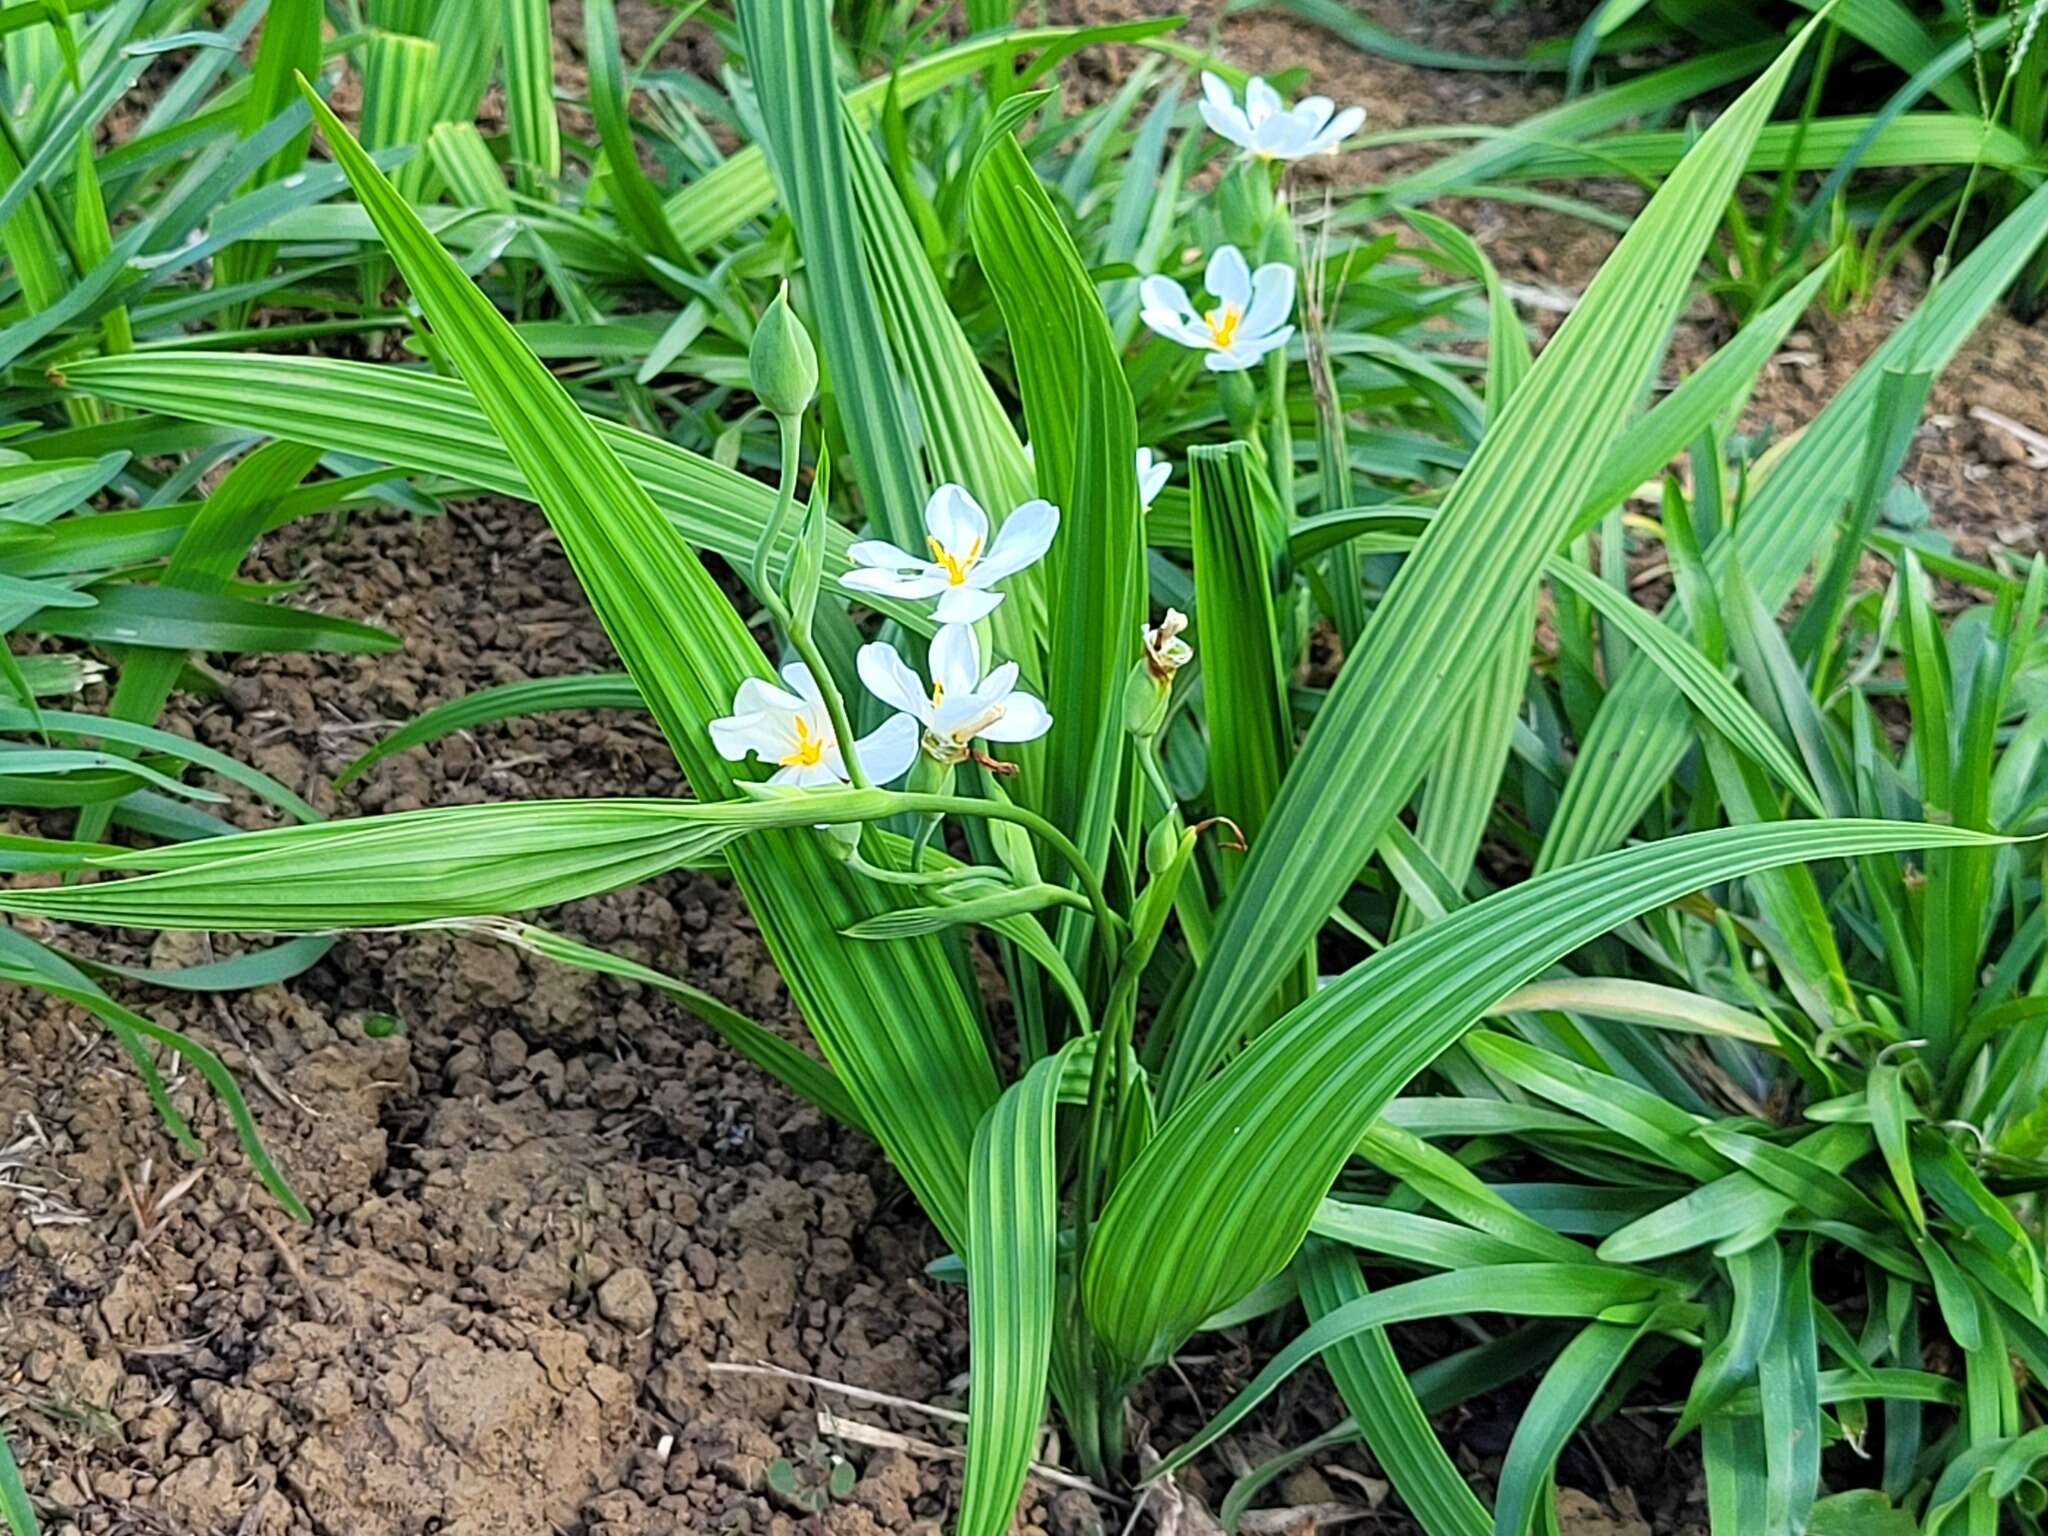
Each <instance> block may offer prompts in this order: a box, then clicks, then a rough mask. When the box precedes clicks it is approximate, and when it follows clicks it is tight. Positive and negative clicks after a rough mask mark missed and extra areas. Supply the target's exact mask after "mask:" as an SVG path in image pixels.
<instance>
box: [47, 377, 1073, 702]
mask: <svg viewBox="0 0 2048 1536" xmlns="http://www.w3.org/2000/svg"><path fill="white" fill-rule="evenodd" d="M66 379H67V381H68V382H70V383H71V384H73V385H75V386H76V387H78V388H80V389H83V390H85V391H86V392H87V393H90V394H95V395H99V396H101V397H103V398H105V399H109V400H117V401H119V402H120V403H122V404H125V405H136V406H142V407H144V408H146V409H149V410H156V411H162V412H164V413H165V414H167V415H173V416H182V417H186V418H189V419H191V420H194V421H212V422H220V423H222V424H224V425H228V426H234V427H240V428H244V429H246V430H252V431H260V432H268V433H271V434H273V435H275V436H278V437H286V438H290V439H291V440H292V441H294V442H304V443H313V444H317V445H319V446H321V447H323V448H327V449H332V450H336V451H340V452H347V453H360V454H364V455H366V456H368V457H370V458H374V459H379V460H382V461H384V462H386V463H389V464H395V465H399V466H402V467H404V468H408V469H417V470H423V471H425V472H427V473H429V474H439V475H447V476H449V477H451V478H453V479H455V480H458V481H460V482H461V483H463V484H465V485H474V486H477V487H479V488H482V489H485V490H492V491H497V492H500V493H502V494H504V495H507V496H517V497H520V498H522V499H525V500H528V501H532V500H536V499H538V498H537V496H536V492H535V487H534V485H533V484H532V483H531V481H530V479H529V477H528V475H527V474H526V473H525V471H524V470H523V469H522V467H521V465H520V463H519V462H518V461H517V460H516V458H515V456H514V455H512V454H511V453H509V452H508V451H507V450H506V448H505V446H504V444H503V443H502V442H501V441H499V439H498V438H497V436H496V435H495V434H494V432H493V429H492V426H491V420H490V418H489V417H488V416H487V415H486V414H485V412H484V411H483V409H482V408H481V407H480V406H479V405H478V403H477V397H476V396H475V395H474V394H473V393H471V391H470V389H469V388H468V386H467V385H465V384H464V383H462V382H461V381H460V380H456V379H436V378H433V377H431V376H429V375H427V374H423V373H408V372H405V371H402V370H400V369H396V368H392V367H389V366H380V365H375V364H369V363H351V362H345V361H342V360H340V359H336V358H315V357H259V356H256V355H253V354H238V353H228V354H218V355H211V356H209V355H207V354H205V353H198V352H191V353H183V354H170V353H141V354H137V355H135V356H131V357H108V358H90V359H87V360H85V361H84V362H81V363H77V364H74V365H72V367H71V368H70V370H69V371H68V372H67V374H66ZM584 419H585V420H586V421H588V422H589V424H590V426H591V428H592V429H593V430H594V431H595V432H596V434H597V436H598V439H599V441H600V442H602V444H603V445H604V447H605V448H606V450H607V451H608V452H610V453H611V454H613V455H615V456H616V457H617V458H618V460H619V461H620V463H621V464H623V465H624V467H625V469H626V471H627V473H628V474H630V475H631V476H632V478H633V479H634V480H635V481H637V482H638V483H639V484H640V485H641V486H642V487H643V489H644V493H645V494H646V495H649V496H651V497H653V498H654V502H655V505H656V506H657V507H658V508H659V509H660V511H661V513H662V514H663V515H664V516H665V517H666V518H667V520H668V521H669V523H670V524H671V526H673V527H674V528H675V529H676V531H677V532H679V533H680V534H681V535H682V537H683V538H684V539H685V540H687V541H688V542H689V543H690V544H691V545H693V546H696V547H699V548H702V549H705V550H708V551H710V552H711V553H713V554H716V555H720V556H722V557H723V558H725V559H727V560H729V561H732V562H733V563H734V564H735V565H737V566H739V567H740V568H741V569H742V570H744V569H745V568H746V563H747V561H748V559H749V558H750V557H751V556H752V554H753V550H754V544H755V541H756V540H757V539H758V538H759V537H760V532H761V528H762V525H763V524H765V523H766V522H767V520H768V517H769V514H770V513H771V512H772V511H773V510H774V507H775V493H774V492H773V491H772V490H770V489H769V488H768V487H767V486H764V485H762V484H761V483H760V482H759V481H758V480H750V479H748V478H747V477H746V476H745V475H742V474H739V473H737V472H736V471H733V470H730V469H727V468H725V467H724V466H723V465H721V464H716V463H714V462H713V461H711V460H710V459H708V458H705V457H704V456H703V455H701V454H695V453H692V452H690V451H689V450H688V449H687V448H679V447H677V446H676V445H675V444H673V443H668V442H664V441H663V440H661V439H660V438H657V437H652V436H650V435H648V434H647V433H644V432H637V431H635V430H634V429H632V428H631V427H625V426H620V425H619V424H617V423H616V422H608V421H601V420H598V419H596V418H594V417H585V418H584ZM796 540H797V534H796V532H795V530H793V529H792V530H790V531H789V532H788V533H786V534H785V535H784V537H783V539H782V540H781V542H780V543H779V545H778V547H777V548H776V549H775V550H774V551H773V552H771V555H770V558H769V569H770V571H771V572H773V573H774V574H775V575H776V576H777V577H778V579H779V578H780V577H781V575H782V573H783V572H784V570H785V569H786V568H787V563H788V559H789V556H790V554H791V552H792V551H793V550H794V549H795V546H796ZM852 542H853V539H852V535H850V534H849V533H847V532H846V530H845V529H843V528H841V527H840V526H839V525H838V524H836V523H834V524H831V525H830V526H829V527H828V529H827V532H826V550H827V552H826V579H827V580H828V581H830V580H833V579H834V578H836V577H837V576H838V575H839V574H841V573H842V572H844V571H846V570H847V569H848V568H849V565H848V562H847V559H846V549H847V546H848V545H850V544H851V543H852ZM875 606H877V607H878V608H881V609H883V610H884V611H886V612H887V613H888V614H889V616H890V617H891V618H894V619H896V620H898V621H899V622H901V623H905V624H908V625H910V626H911V627H912V628H915V629H919V630H921V631H922V632H924V633H929V632H930V631H931V627H932V623H931V617H930V614H929V612H928V611H927V610H928V608H929V605H928V604H917V605H915V606H911V605H908V604H900V603H894V602H890V601H887V600H877V602H876V605H875ZM1016 659H1017V660H1018V661H1019V662H1020V663H1021V664H1023V665H1024V670H1025V674H1026V676H1027V677H1028V676H1030V675H1032V671H1033V665H1032V662H1031V661H1030V660H1029V659H1027V658H1024V657H1019V658H1016ZM728 702H730V701H729V700H728Z"/></svg>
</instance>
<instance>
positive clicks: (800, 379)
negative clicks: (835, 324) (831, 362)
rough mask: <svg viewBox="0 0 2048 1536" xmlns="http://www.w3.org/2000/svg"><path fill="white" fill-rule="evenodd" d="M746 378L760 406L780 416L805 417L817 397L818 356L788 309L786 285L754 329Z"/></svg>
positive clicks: (803, 330)
mask: <svg viewBox="0 0 2048 1536" xmlns="http://www.w3.org/2000/svg"><path fill="white" fill-rule="evenodd" d="M747 376H748V378H749V379H750V380H751V381H752V383H753V388H754V393H755V394H756V395H757V396H758V397H759V398H760V401H761V403H762V404H763V405H765V406H767V407H768V409H769V410H770V411H772V412H774V414H775V415H777V416H784V417H787V416H801V415H803V413H804V412H805V411H806V410H807V409H808V408H809V407H810V403H811V400H812V397H814V396H815V395H816V394H817V393H818V352H817V349H816V348H815V347H813V346H812V345H811V336H810V332H808V331H806V330H805V329H804V323H803V321H801V320H799V319H797V317H796V311H795V310H793V309H791V308H790V307H789V285H788V284H787V283H785V284H783V286H782V291H781V292H779V293H777V294H776V295H775V299H774V302H772V303H771V304H769V306H768V310H767V313H765V314H763V315H762V316H761V323H760V324H759V325H757V326H755V327H754V341H753V345H752V346H750V347H749V348H748V349H747Z"/></svg>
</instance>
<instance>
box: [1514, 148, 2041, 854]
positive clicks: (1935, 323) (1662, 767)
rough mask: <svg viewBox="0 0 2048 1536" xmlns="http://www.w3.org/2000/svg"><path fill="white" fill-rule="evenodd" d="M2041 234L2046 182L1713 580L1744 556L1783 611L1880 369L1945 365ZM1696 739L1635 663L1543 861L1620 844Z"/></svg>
mask: <svg viewBox="0 0 2048 1536" xmlns="http://www.w3.org/2000/svg"><path fill="white" fill-rule="evenodd" d="M2044 236H2048V187H2044V188H2042V189H2041V190H2039V191H2037V192H2035V193H2034V194H2033V195H2032V196H2030V197H2029V198H2028V199H2027V200H2026V201H2025V202H2024V203H2022V204H2021V205H2020V206H2019V207H2018V208H2016V209H2014V210H2013V212H2012V213H2011V214H2010V215H2008V216H2007V218H2006V219H2005V221H2004V222H2003V223H2002V224H2000V225H1999V226H1998V228H1997V229H1996V230H1994V231H1993V232H1992V233H1991V234H1990V235H1988V236H1986V237H1985V239H1984V240H1983V241H1982V243H1980V244H1979V245H1978V247H1977V249H1976V250H1974V251H1973V252H1971V254H1970V256H1969V258H1968V259H1967V260H1965V261H1964V262H1962V263H1961V264H1960V265H1958V266H1957V267H1956V268H1955V270H1954V271H1952V272H1951V273H1950V274H1949V275H1948V277H1947V278H1946V279H1944V281H1943V282H1942V283H1941V285H1940V286H1939V287H1938V288H1937V289H1935V291H1934V292H1933V293H1931V294H1930V295H1929V296H1928V297H1927V298H1926V299H1925V300H1924V301H1923V302H1922V304H1921V307H1920V308H1919V310H1917V311H1916V312H1915V313H1914V315H1913V316H1912V318H1910V319H1909V320H1908V321H1907V322H1906V323H1905V324H1903V325H1901V326H1900V327H1899V328H1898V329H1897V330H1895V331H1893V332H1892V333H1891V335H1890V336H1889V337H1887V338H1886V339H1885V341H1884V343H1883V344H1882V345H1881V346H1880V347H1879V348H1878V349H1877V351H1876V352H1874V353H1872V354H1871V356H1870V358H1869V359H1868V361H1866V362H1865V363H1864V365H1863V366H1862V367H1861V368H1860V369H1858V370H1857V372H1856V375H1855V377H1854V378H1852V379H1851V380H1850V381H1849V382H1848V383H1847V384H1846V385H1844V386H1843V388H1842V390H1841V392H1840V393H1839V394H1837V395H1836V396H1835V398H1834V399H1833V400H1831V401H1829V402H1828V405H1827V406H1826V408H1825V409H1824V410H1822V412H1821V413H1820V415H1819V416H1817V417H1816V418H1815V419H1814V421H1813V423H1812V425H1810V426H1808V427H1807V428H1806V430H1805V431H1804V432H1802V433H1801V434H1800V436H1799V440H1798V441H1797V442H1796V443H1794V444H1793V445H1792V446H1791V447H1790V448H1789V449H1787V450H1786V452H1785V456H1784V458H1783V459H1781V460H1780V461H1779V462H1778V464H1777V466H1776V467H1775V468H1774V469H1772V470H1771V472H1770V474H1769V475H1768V476H1767V477H1766V478H1765V479H1764V480H1763V482H1762V483H1761V484H1760V485H1758V486H1757V487H1756V488H1755V489H1754V490H1753V491H1752V492H1751V495H1750V498H1749V503H1748V505H1747V507H1746V508H1745V509H1744V512H1743V516H1742V518H1741V520H1740V521H1739V522H1738V523H1737V524H1736V526H1735V529H1734V532H1733V534H1732V535H1731V536H1730V538H1729V539H1728V540H1727V541H1725V542H1724V543H1717V544H1716V545H1715V546H1714V548H1713V549H1711V550H1710V551H1709V552H1708V559H1709V562H1710V564H1711V565H1712V566H1713V568H1714V570H1715V572H1716V574H1717V576H1718V574H1719V573H1720V572H1722V571H1725V570H1726V569H1727V567H1728V565H1729V564H1730V562H1731V561H1732V562H1737V563H1739V564H1740V565H1741V567H1742V570H1743V573H1744V575H1745V576H1747V577H1748V579H1749V583H1750V586H1751V588H1752V589H1753V590H1754V591H1755V593H1756V596H1757V600H1758V601H1759V603H1761V604H1762V606H1763V608H1764V611H1765V612H1768V613H1774V612H1776V611H1777V610H1778V609H1779V608H1780V607H1782V606H1783V604H1784V603H1785V601H1786V599H1787V598H1789V597H1790V596H1791V594H1792V589H1793V587H1794V586H1795V585H1796V584H1797V582H1798V580H1799V577H1800V574H1801V573H1802V572H1803V571H1804V570H1805V569H1806V567H1807V565H1808V564H1809V563H1810V562H1811V561H1812V559H1813V557H1814V554H1815V552H1816V551H1817V550H1818V549H1819V548H1820V546H1821V542H1822V540H1823V539H1824V538H1825V537H1826V536H1827V534H1828V532H1829V530H1830V529H1831V528H1832V527H1833V525H1834V520H1835V517H1836V514H1837V512H1838V511H1839V510H1840V508H1841V505H1842V500H1843V497H1844V496H1845V495H1846V494H1847V492H1848V490H1849V488H1850V487H1852V486H1853V485H1854V484H1855V480H1856V467H1857V465H1858V464H1859V463H1860V461H1861V459H1862V456H1863V453H1864V451H1865V447H1866V444H1867V443H1868V442H1869V441H1870V437H1871V434H1870V425H1871V422H1872V419H1873V413H1874V412H1875V410H1876V409H1877V406H1878V400H1879V392H1880V388H1881V386H1882V383H1883V379H1884V375H1885V372H1886V371H1887V370H1904V371H1908V372H1917V371H1925V372H1935V371H1938V370H1939V369H1940V368H1942V367H1943V366H1944V365H1945V364H1946V363H1947V362H1948V360H1949V359H1950V358H1951V357H1953V356H1954V355H1955V352H1956V349H1957V348H1958V347H1960V346H1961V345H1962V344H1963V341H1964V340H1965V338H1967V337H1968V336H1969V334H1970V332H1971V331H1972V330H1973V329H1975V327H1976V324H1977V322H1978V321H1979V320H1980V319H1982V318H1983V316H1984V313H1985V311H1986V310H1988V309H1989V308H1990V307H1991V305H1992V304H1993V303H1994V302H1996V300H1997V298H1998V295H1999V294H2001V293H2002V292H2004V291H2005V288H2006V286H2007V285H2008V284H2009V283H2011V282H2012V280H2013V279H2014V277H2015V276H2017V275H2018V273H2019V271H2020V269H2021V268H2022V267H2023V266H2025V264H2026V262H2027V261H2028V259H2029V258H2030V257H2031V256H2032V255H2033V253H2034V251H2035V250H2036V248H2037V247H2038V246H2039V245H2040V243H2041V240H2042V238H2043V237H2044ZM1676 608H1677V605H1675V604H1674V605H1672V607H1671V608H1670V609H1667V610H1666V615H1667V617H1666V622H1669V623H1679V622H1681V620H1682V616H1681V615H1680V614H1679V613H1678V612H1677V611H1676ZM1692 734H1693V733H1692V729H1691V717H1690V712H1689V711H1688V710H1687V708H1686V705H1685V702H1684V699H1683V697H1682V696H1681V695H1680V694H1679V693H1678V691H1677V690H1676V689H1675V688H1673V687H1672V686H1671V685H1670V684H1669V683H1668V682H1667V681H1666V680H1665V678H1664V676H1663V674H1661V673H1660V672H1658V671H1657V670H1656V669H1655V668H1654V667H1649V666H1643V665H1640V664H1638V665H1635V666H1631V667H1629V668H1628V669H1627V670H1626V671H1625V672H1624V673H1623V674H1622V675H1621V677H1620V678H1619V679H1617V680H1615V682H1614V685H1613V687H1612V688H1611V689H1610V691H1609V693H1608V695H1607V698H1606V701H1605V702H1604V703H1603V704H1602V705H1601V708H1600V713H1599V714H1598V715H1596V716H1595V717H1594V721H1593V726H1592V729H1591V730H1590V731H1589V732H1588V734H1587V737H1586V739H1585V740H1584V741H1583V742H1581V743H1580V744H1579V753H1578V758H1577V761H1576V764H1575V766H1574V768H1573V770H1572V775H1571V778H1570V779H1569V780H1567V781H1566V784H1565V792H1564V796H1563V799H1562V801H1561V803H1560V804H1559V806H1558V810H1557V814H1556V817H1555V819H1554V820H1553V821H1552V823H1551V826H1550V830H1549V832H1548V834H1547V835H1546V837H1545V841H1544V846H1543V853H1542V856H1541V859H1540V862H1539V867H1542V868H1550V867H1553V866H1556V865H1560V864H1568V863H1570V862H1571V861H1572V860H1574V859H1577V858H1583V857H1585V856H1586V855H1587V854H1589V853H1593V852H1597V851H1599V850H1601V849H1605V848H1612V847H1614V846H1616V845H1617V844H1619V843H1620V841H1621V840H1622V839H1623V838H1624V837H1626V836H1627V835H1628V832H1629V830H1630V829H1631V828H1632V827H1634V826H1635V824H1636V821H1637V820H1638V818H1640V817H1641V815H1642V814H1643V811H1644V810H1645V809H1646V808H1647V807H1648V806H1649V804H1650V801H1651V800H1652V799H1653V798H1654V797H1655V796H1656V794H1657V792H1658V790H1659V788H1660V787H1661V786H1662V785H1663V784H1664V783H1665V781H1666V780H1667V779H1668V778H1669V777H1670V774H1671V771H1672V769H1674V768H1675V767H1676V766H1677V765H1678V760H1679V758H1680V757H1682V756H1683V755H1684V753H1685V750H1686V748H1687V746H1688V744H1689V743H1690V741H1691V739H1692Z"/></svg>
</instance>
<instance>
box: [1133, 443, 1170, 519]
mask: <svg viewBox="0 0 2048 1536" xmlns="http://www.w3.org/2000/svg"><path fill="white" fill-rule="evenodd" d="M1172 478H1173V465H1172V464H1171V463H1169V462H1168V461H1167V460H1165V459H1161V458H1155V457H1154V456H1153V453H1152V450H1151V449H1150V448H1140V449H1139V450H1138V507H1139V510H1141V511H1143V510H1147V509H1149V508H1150V507H1151V505H1152V503H1153V502H1154V501H1155V500H1156V499H1158V496H1159V493H1160V492H1161V491H1163V490H1164V489H1166V482H1167V481H1168V480H1170V479H1172Z"/></svg>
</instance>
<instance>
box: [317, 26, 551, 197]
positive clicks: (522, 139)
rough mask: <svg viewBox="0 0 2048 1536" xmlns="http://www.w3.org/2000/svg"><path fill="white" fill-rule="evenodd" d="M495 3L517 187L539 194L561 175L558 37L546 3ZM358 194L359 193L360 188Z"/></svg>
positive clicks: (506, 112)
mask: <svg viewBox="0 0 2048 1536" xmlns="http://www.w3.org/2000/svg"><path fill="white" fill-rule="evenodd" d="M477 3H478V4H489V3H491V0H477ZM497 4H498V6H499V7H500V14H499V25H500V27H501V28H502V29H503V37H504V49H505V117H506V120H507V123H508V124H509V126H510V127H511V130H512V164H513V167H514V169H515V170H516V171H517V172H518V175H519V184H520V185H521V186H522V187H524V188H525V189H526V190H527V191H528V192H533V193H536V194H538V193H539V192H541V190H542V189H543V188H544V187H545V185H546V184H547V183H548V182H550V181H553V180H554V179H555V178H556V177H558V176H560V175H561V174H562V124H561V120H560V119H559V118H557V117H556V116H555V35H554V31H553V29H552V28H551V27H550V26H549V24H548V0H497ZM356 190H357V193H358V195H360V193H361V191H362V189H361V188H360V187H358V188H357V189H356ZM365 201H366V202H367V199H366V200H365Z"/></svg>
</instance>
